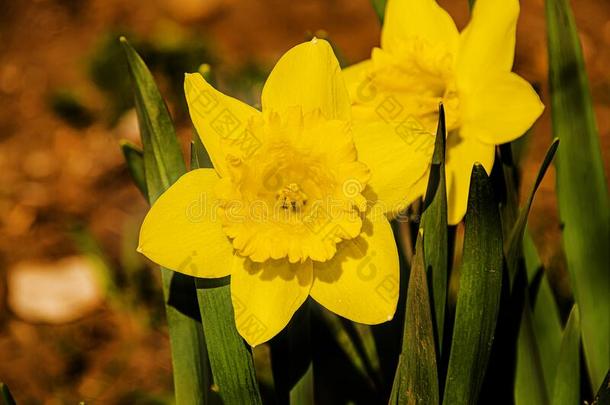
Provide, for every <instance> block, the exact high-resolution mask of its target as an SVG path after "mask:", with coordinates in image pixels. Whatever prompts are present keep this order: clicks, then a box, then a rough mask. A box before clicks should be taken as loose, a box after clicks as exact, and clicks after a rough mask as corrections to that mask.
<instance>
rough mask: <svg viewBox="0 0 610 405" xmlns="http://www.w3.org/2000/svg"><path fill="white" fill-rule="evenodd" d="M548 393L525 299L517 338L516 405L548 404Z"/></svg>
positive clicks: (529, 311)
mask: <svg viewBox="0 0 610 405" xmlns="http://www.w3.org/2000/svg"><path fill="white" fill-rule="evenodd" d="M549 403H550V402H549V393H548V392H547V385H546V383H545V380H544V372H543V369H542V360H541V357H540V350H539V347H538V343H537V341H536V335H535V334H534V326H533V320H532V310H531V307H530V304H529V300H527V299H526V300H525V305H524V307H523V316H522V318H521V327H520V328H519V338H518V339H517V371H516V377H515V404H516V405H529V404H538V405H548V404H549Z"/></svg>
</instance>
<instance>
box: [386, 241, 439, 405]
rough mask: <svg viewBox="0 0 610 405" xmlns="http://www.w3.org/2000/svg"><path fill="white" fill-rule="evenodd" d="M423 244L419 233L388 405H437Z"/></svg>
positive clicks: (432, 337) (436, 378) (436, 382)
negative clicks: (396, 365) (390, 398)
mask: <svg viewBox="0 0 610 405" xmlns="http://www.w3.org/2000/svg"><path fill="white" fill-rule="evenodd" d="M423 244H424V242H423V237H422V231H421V230H420V232H419V234H418V237H417V242H416V246H415V249H416V252H415V256H414V258H413V264H412V266H411V274H410V276H409V287H408V289H407V308H406V312H405V314H406V315H405V325H404V331H403V341H402V352H401V354H400V360H399V364H398V368H397V370H396V377H395V380H394V385H393V386H392V400H390V403H392V404H422V405H434V404H438V403H439V387H438V371H437V367H436V350H435V342H434V330H433V326H432V312H431V309H430V297H429V294H428V284H427V281H426V271H425V268H424V260H423V256H424V246H423Z"/></svg>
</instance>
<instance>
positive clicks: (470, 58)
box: [457, 0, 519, 90]
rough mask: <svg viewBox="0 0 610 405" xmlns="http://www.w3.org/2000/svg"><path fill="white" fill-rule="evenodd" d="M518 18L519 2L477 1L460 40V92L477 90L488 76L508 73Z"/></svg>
mask: <svg viewBox="0 0 610 405" xmlns="http://www.w3.org/2000/svg"><path fill="white" fill-rule="evenodd" d="M518 18H519V0H477V2H476V3H475V6H474V10H473V12H472V18H471V19H470V22H469V23H468V25H467V26H466V28H465V29H464V31H462V34H461V38H460V51H459V54H458V59H457V84H458V87H459V88H460V90H463V89H466V88H468V87H473V86H474V87H476V86H481V84H482V83H481V79H482V78H484V77H486V76H488V75H489V74H493V73H496V72H510V71H511V69H512V66H513V58H514V56H515V39H516V31H517V19H518Z"/></svg>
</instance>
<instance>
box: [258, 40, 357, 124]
mask: <svg viewBox="0 0 610 405" xmlns="http://www.w3.org/2000/svg"><path fill="white" fill-rule="evenodd" d="M262 104H263V111H264V112H269V111H275V112H279V113H282V112H285V111H286V110H287V109H290V108H291V107H301V108H302V110H303V112H305V113H307V112H310V111H315V110H320V111H321V112H322V114H323V115H324V116H325V117H326V118H327V119H339V120H349V119H350V118H351V106H350V101H349V95H348V93H347V88H346V87H345V82H344V81H343V76H341V68H340V67H339V62H338V61H337V58H336V57H335V54H334V53H333V50H332V48H331V46H330V45H329V44H328V42H326V41H325V40H323V39H317V38H314V39H313V40H311V41H309V42H305V43H303V44H300V45H297V46H295V47H294V48H292V49H290V50H289V51H288V52H286V53H285V54H284V56H282V57H281V58H280V60H279V61H278V62H277V64H276V65H275V67H274V68H273V71H272V72H271V74H270V75H269V78H268V79H267V82H266V83H265V87H264V88H263V94H262Z"/></svg>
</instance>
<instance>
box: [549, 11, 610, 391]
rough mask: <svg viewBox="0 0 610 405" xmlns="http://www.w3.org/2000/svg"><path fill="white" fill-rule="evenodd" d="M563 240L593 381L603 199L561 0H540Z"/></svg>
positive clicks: (583, 79)
mask: <svg viewBox="0 0 610 405" xmlns="http://www.w3.org/2000/svg"><path fill="white" fill-rule="evenodd" d="M545 3H546V17H547V30H548V35H547V36H548V53H549V87H550V92H551V107H552V108H551V113H552V123H553V132H554V134H555V135H556V136H557V137H559V139H561V145H562V146H561V151H559V152H558V154H557V159H556V160H555V163H556V167H557V197H558V201H559V214H560V218H561V222H562V226H563V246H564V250H565V254H566V259H567V264H568V271H569V273H570V280H571V284H572V288H573V291H574V295H575V299H576V303H577V304H578V308H579V310H580V315H581V318H580V321H581V328H582V340H583V347H584V353H585V358H586V364H587V368H588V372H589V377H590V378H591V383H592V385H593V386H594V387H597V386H599V385H600V384H601V382H602V380H603V379H604V376H605V375H606V371H607V370H608V368H609V367H610V294H608V286H609V285H610V271H608V263H610V249H608V246H610V202H609V201H608V189H607V186H606V179H605V176H604V165H603V162H602V157H601V152H600V145H599V133H598V131H597V127H596V123H595V115H594V111H593V105H592V101H591V94H590V90H589V84H588V79H587V74H586V70H585V66H584V60H583V55H582V49H581V46H580V42H579V37H578V32H577V30H576V25H575V23H574V16H573V15H572V11H571V9H570V5H569V2H568V0H546V1H545Z"/></svg>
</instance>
